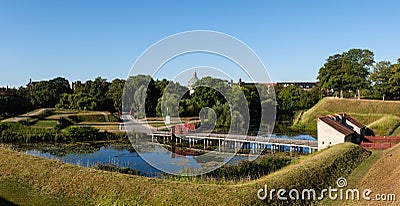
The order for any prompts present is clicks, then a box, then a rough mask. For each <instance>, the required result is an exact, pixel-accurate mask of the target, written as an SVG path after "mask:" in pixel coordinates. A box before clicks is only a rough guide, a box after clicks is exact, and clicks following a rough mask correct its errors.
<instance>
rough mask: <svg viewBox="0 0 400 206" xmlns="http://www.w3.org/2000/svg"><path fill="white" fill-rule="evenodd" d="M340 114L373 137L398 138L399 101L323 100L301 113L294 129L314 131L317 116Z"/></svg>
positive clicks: (399, 121)
mask: <svg viewBox="0 0 400 206" xmlns="http://www.w3.org/2000/svg"><path fill="white" fill-rule="evenodd" d="M341 112H346V113H347V114H349V115H351V116H352V117H354V118H355V119H357V120H358V121H360V122H361V123H363V124H364V125H366V126H367V127H368V128H370V129H372V130H373V131H374V133H375V135H391V136H400V101H381V100H356V99H338V98H324V99H322V100H320V101H319V102H318V103H317V104H316V105H315V106H314V107H312V108H311V109H309V110H308V111H306V112H304V113H301V116H300V117H298V121H297V122H296V124H295V125H294V127H305V128H308V129H310V130H316V128H317V118H318V117H319V116H322V115H327V114H334V113H341Z"/></svg>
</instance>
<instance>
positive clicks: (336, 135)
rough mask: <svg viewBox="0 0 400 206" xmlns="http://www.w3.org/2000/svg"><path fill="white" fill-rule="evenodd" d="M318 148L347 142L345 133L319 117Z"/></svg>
mask: <svg viewBox="0 0 400 206" xmlns="http://www.w3.org/2000/svg"><path fill="white" fill-rule="evenodd" d="M317 128H318V150H321V149H324V148H327V147H328V146H332V145H335V144H340V143H343V142H345V135H344V134H342V133H340V132H338V131H337V130H335V129H334V128H332V127H331V126H329V125H328V124H326V123H325V122H323V121H321V120H319V119H318V122H317Z"/></svg>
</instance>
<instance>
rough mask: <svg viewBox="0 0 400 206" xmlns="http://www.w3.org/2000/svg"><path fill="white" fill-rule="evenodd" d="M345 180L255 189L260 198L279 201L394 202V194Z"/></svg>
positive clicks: (265, 186)
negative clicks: (324, 184)
mask: <svg viewBox="0 0 400 206" xmlns="http://www.w3.org/2000/svg"><path fill="white" fill-rule="evenodd" d="M346 187H347V180H346V178H343V177H341V178H338V179H337V181H336V186H334V187H332V186H329V187H328V188H324V189H319V190H316V189H313V188H305V189H301V190H300V189H296V188H292V189H290V190H287V189H283V188H268V185H264V188H261V189H259V190H258V191H257V197H258V199H260V200H267V199H269V200H273V199H278V200H281V201H286V200H311V201H314V200H317V201H321V200H324V199H326V198H329V199H330V200H354V201H360V200H366V201H385V202H394V201H396V194H390V193H388V194H380V193H376V194H374V192H373V191H372V190H371V189H363V190H359V189H357V188H346Z"/></svg>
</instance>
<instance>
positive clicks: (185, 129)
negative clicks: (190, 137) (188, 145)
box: [171, 123, 196, 135]
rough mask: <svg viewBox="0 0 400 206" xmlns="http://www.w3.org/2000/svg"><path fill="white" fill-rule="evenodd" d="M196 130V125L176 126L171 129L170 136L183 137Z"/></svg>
mask: <svg viewBox="0 0 400 206" xmlns="http://www.w3.org/2000/svg"><path fill="white" fill-rule="evenodd" d="M195 130H196V124H189V123H186V124H176V125H173V126H172V127H171V132H172V134H174V135H175V134H177V135H183V134H188V133H190V132H194V131H195Z"/></svg>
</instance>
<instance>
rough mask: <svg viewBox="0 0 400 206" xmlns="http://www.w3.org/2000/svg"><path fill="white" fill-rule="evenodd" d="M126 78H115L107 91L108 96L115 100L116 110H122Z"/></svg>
mask: <svg viewBox="0 0 400 206" xmlns="http://www.w3.org/2000/svg"><path fill="white" fill-rule="evenodd" d="M124 85H125V80H122V79H114V80H113V81H112V82H111V85H110V87H109V89H108V91H107V93H106V96H108V97H110V98H111V99H112V100H113V105H114V109H115V110H122V92H123V90H124Z"/></svg>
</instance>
